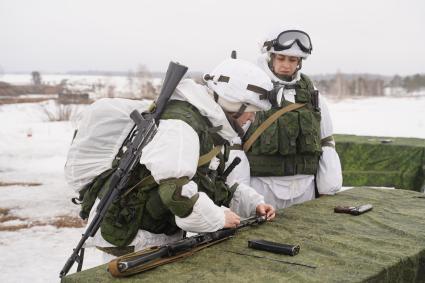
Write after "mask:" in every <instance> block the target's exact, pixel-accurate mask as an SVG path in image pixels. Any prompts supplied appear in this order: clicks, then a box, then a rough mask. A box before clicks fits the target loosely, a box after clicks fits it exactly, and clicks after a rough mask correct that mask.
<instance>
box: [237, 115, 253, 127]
mask: <svg viewBox="0 0 425 283" xmlns="http://www.w3.org/2000/svg"><path fill="white" fill-rule="evenodd" d="M254 120H255V112H244V113H243V114H242V115H241V116H240V117H239V118H237V119H236V122H237V123H238V125H239V126H240V127H242V126H243V125H245V124H246V122H248V121H251V122H253V121H254Z"/></svg>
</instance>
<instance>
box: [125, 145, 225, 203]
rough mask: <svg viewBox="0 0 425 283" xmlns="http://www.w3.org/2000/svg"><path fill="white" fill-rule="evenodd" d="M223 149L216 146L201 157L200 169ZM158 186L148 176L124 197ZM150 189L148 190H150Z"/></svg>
mask: <svg viewBox="0 0 425 283" xmlns="http://www.w3.org/2000/svg"><path fill="white" fill-rule="evenodd" d="M221 149H222V146H221V145H220V146H215V147H214V148H213V149H211V150H210V151H209V152H208V153H206V154H204V155H202V156H200V157H199V161H198V168H199V167H201V166H203V165H205V164H207V163H208V162H210V161H211V159H213V158H214V157H215V156H217V154H219V153H220V151H221ZM154 184H156V182H155V179H154V178H153V177H152V175H149V176H146V177H145V178H143V179H142V180H140V181H139V182H137V184H135V185H134V186H133V187H131V188H130V189H128V190H127V191H126V192H125V193H124V194H123V196H126V195H128V194H129V193H130V192H131V191H132V190H133V189H135V188H142V187H147V186H148V187H149V188H150V187H151V186H152V185H154ZM149 188H148V189H149Z"/></svg>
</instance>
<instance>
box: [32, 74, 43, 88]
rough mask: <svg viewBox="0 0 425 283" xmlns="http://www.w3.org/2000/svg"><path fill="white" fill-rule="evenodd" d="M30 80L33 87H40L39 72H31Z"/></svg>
mask: <svg viewBox="0 0 425 283" xmlns="http://www.w3.org/2000/svg"><path fill="white" fill-rule="evenodd" d="M31 78H32V83H33V84H34V85H41V74H40V72H39V71H33V72H32V73H31Z"/></svg>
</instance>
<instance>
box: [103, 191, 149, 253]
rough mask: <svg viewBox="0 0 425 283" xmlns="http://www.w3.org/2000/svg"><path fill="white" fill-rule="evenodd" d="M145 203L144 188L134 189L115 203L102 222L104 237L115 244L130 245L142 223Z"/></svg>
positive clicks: (120, 245) (119, 245)
mask: <svg viewBox="0 0 425 283" xmlns="http://www.w3.org/2000/svg"><path fill="white" fill-rule="evenodd" d="M145 203H146V193H145V192H143V190H133V191H132V192H131V193H129V194H128V195H127V196H125V197H123V198H122V199H120V200H119V201H117V202H115V203H113V204H112V205H111V206H110V207H109V209H108V211H107V212H106V214H105V218H104V219H103V222H102V224H101V233H102V237H103V238H104V239H105V240H106V241H108V242H109V243H111V244H113V245H115V246H118V247H124V246H128V245H129V244H130V243H131V242H132V241H133V239H134V237H135V236H136V234H137V232H138V230H139V227H140V225H141V221H142V216H143V211H144V207H145Z"/></svg>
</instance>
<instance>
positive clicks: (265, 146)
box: [258, 122, 279, 155]
mask: <svg viewBox="0 0 425 283" xmlns="http://www.w3.org/2000/svg"><path fill="white" fill-rule="evenodd" d="M258 140H259V141H260V154H265V155H274V154H276V153H277V152H278V150H279V130H278V123H276V122H274V123H273V124H271V125H270V127H268V128H267V129H266V130H265V131H264V132H263V134H261V136H260V138H259V139H258Z"/></svg>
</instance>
